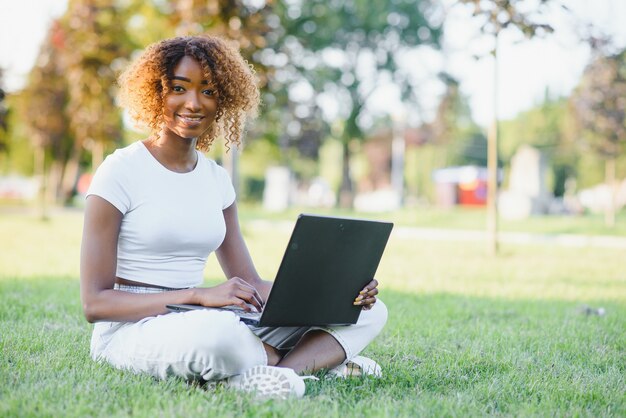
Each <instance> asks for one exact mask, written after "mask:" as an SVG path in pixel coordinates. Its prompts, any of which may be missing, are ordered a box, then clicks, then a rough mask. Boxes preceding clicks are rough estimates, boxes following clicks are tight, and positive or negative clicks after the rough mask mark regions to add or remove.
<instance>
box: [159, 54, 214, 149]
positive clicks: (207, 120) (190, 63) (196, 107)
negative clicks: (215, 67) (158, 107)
mask: <svg viewBox="0 0 626 418" xmlns="http://www.w3.org/2000/svg"><path fill="white" fill-rule="evenodd" d="M170 83H171V85H170V91H169V93H167V95H166V96H165V98H164V100H163V116H164V120H165V125H164V127H163V132H162V133H163V134H164V135H166V136H170V137H171V136H176V137H179V138H186V139H191V138H197V137H198V136H200V135H201V134H202V133H203V132H205V131H206V130H207V129H208V128H209V127H210V126H211V124H212V123H214V122H215V114H216V113H217V90H216V87H215V85H214V84H213V82H212V80H211V79H207V78H206V77H205V76H204V75H203V73H202V67H201V66H200V64H199V63H198V61H196V60H195V59H193V58H191V57H188V56H185V57H183V58H182V59H181V60H180V61H179V62H178V64H177V65H176V67H175V68H174V76H173V77H172V80H171V81H170Z"/></svg>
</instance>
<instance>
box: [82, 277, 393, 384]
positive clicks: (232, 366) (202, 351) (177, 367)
mask: <svg viewBox="0 0 626 418" xmlns="http://www.w3.org/2000/svg"><path fill="white" fill-rule="evenodd" d="M120 290H125V291H131V292H137V293H147V292H154V291H159V290H157V289H151V288H143V287H131V286H124V287H122V288H120ZM386 321H387V308H386V307H385V305H384V304H383V303H382V301H380V300H378V302H377V303H376V304H374V306H373V308H372V309H370V310H368V311H362V312H361V315H360V316H359V320H358V322H357V323H356V324H354V325H348V326H336V327H329V328H323V327H312V328H308V327H304V328H302V327H295V328H294V327H261V328H259V327H249V326H247V325H245V324H244V323H243V322H240V321H239V318H238V317H237V316H236V315H235V314H234V313H232V312H227V311H218V310H198V311H188V312H172V313H168V314H165V315H159V316H156V317H149V318H144V319H142V320H141V321H138V322H99V323H97V324H96V325H95V326H94V330H93V335H92V338H91V356H92V358H93V359H94V360H104V361H107V362H108V363H110V364H111V365H113V366H114V367H116V368H119V369H127V370H132V371H134V372H136V373H148V374H150V375H152V376H154V377H157V378H161V379H165V378H166V377H169V376H178V377H182V378H184V379H188V380H197V379H204V380H219V379H224V378H226V377H229V376H234V375H237V374H240V373H242V372H243V371H245V370H247V369H249V368H250V367H252V366H256V365H266V364H267V355H266V352H265V349H264V348H263V342H266V343H267V344H268V345H271V346H273V347H276V348H279V349H289V348H292V347H293V346H294V345H295V343H297V341H298V340H299V339H300V338H301V337H302V335H304V334H305V333H306V332H307V331H309V330H312V329H320V330H323V331H326V332H328V333H330V334H331V335H332V336H333V337H334V338H335V339H336V340H337V341H338V342H339V344H340V345H341V347H343V349H344V351H345V353H346V361H347V360H350V359H351V358H353V357H354V356H356V355H358V354H359V353H360V352H361V351H362V350H363V349H364V348H365V347H366V346H367V345H368V344H369V343H370V342H371V341H372V340H373V339H374V338H375V337H376V336H377V335H378V334H379V333H380V331H381V330H382V328H383V326H384V325H385V322H386Z"/></svg>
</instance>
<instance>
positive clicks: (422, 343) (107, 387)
mask: <svg viewBox="0 0 626 418" xmlns="http://www.w3.org/2000/svg"><path fill="white" fill-rule="evenodd" d="M242 217H243V218H244V219H251V218H252V217H253V215H250V214H248V213H243V216H242ZM243 228H244V232H245V235H246V237H247V240H248V243H249V246H250V250H251V252H252V255H253V258H254V259H255V261H256V263H257V267H258V269H259V271H260V272H261V273H262V274H263V275H264V276H266V277H272V276H273V275H274V274H275V271H276V268H277V265H278V263H279V260H280V256H281V255H282V251H283V249H284V245H285V243H286V241H287V238H288V231H284V230H282V229H254V228H252V227H251V226H250V225H248V224H247V223H246V222H244V225H243ZM0 231H1V236H2V238H1V239H0V382H1V383H0V417H5V416H6V417H14V416H51V417H72V416H76V417H82V416H106V417H109V416H141V417H158V416H168V417H169V416H190V415H196V416H198V414H199V415H200V416H233V417H234V416H310V417H318V416H328V417H337V416H341V417H352V416H354V417H357V416H358V417H360V416H372V417H378V416H433V415H434V416H463V417H464V416H484V415H503V416H589V417H597V416H616V417H618V416H625V415H626V394H625V388H626V378H625V376H626V370H625V369H626V332H625V331H624V330H626V303H625V302H626V273H625V272H624V269H623V250H614V249H599V248H561V247H555V246H547V245H537V246H511V245H509V246H504V247H503V249H502V255H501V256H500V257H498V258H496V259H493V258H489V257H487V256H485V255H484V245H483V243H479V242H476V243H467V242H460V243H458V242H420V241H414V240H410V239H400V238H396V237H393V236H392V239H391V241H390V243H389V247H388V249H387V250H386V253H385V256H384V259H383V262H382V263H381V266H380V268H379V272H378V275H377V276H378V278H379V280H380V281H381V297H382V299H384V300H385V302H386V304H387V306H388V307H389V312H390V318H389V322H388V325H387V327H386V328H385V330H384V331H383V333H382V334H381V336H380V337H379V338H378V339H377V340H376V341H375V342H374V343H373V344H372V345H371V346H370V347H368V349H367V351H366V353H365V354H366V355H369V356H372V357H374V358H376V359H377V360H378V361H379V362H380V363H381V365H382V366H383V369H384V371H385V376H384V378H383V379H380V380H373V379H355V380H351V381H329V380H321V381H319V382H312V383H307V396H306V397H305V398H304V399H301V400H290V401H284V402H280V401H265V402H263V401H258V400H255V399H253V398H251V397H249V396H245V395H242V394H239V393H236V392H232V391H227V390H223V389H206V388H203V387H200V386H198V385H192V384H187V383H185V382H183V381H180V380H177V379H170V380H167V381H156V380H153V379H152V378H149V377H146V376H136V375H133V374H131V373H128V372H123V371H118V370H115V369H112V368H111V367H109V366H107V365H104V364H97V363H94V362H93V361H92V360H91V359H90V358H89V355H88V350H89V337H90V330H91V326H90V325H89V324H87V323H86V322H85V320H84V319H83V317H82V313H81V308H80V301H79V284H78V251H79V246H80V233H81V216H80V214H79V213H64V214H61V215H57V216H55V217H54V218H53V219H52V220H51V221H48V222H39V221H36V220H34V219H33V218H31V217H28V216H25V215H19V214H12V215H7V214H3V215H2V216H1V217H0ZM268 242H271V243H272V245H268ZM220 276H221V273H220V271H219V267H218V266H217V263H216V262H215V260H214V259H213V258H212V259H211V261H210V263H209V265H208V267H207V270H206V277H207V281H208V282H212V281H214V280H217V279H218V278H219V277H220ZM588 307H591V308H594V309H595V308H599V307H602V308H604V309H605V310H606V314H605V315H603V316H599V315H588V314H586V312H588V311H589V310H590V309H587V308H588Z"/></svg>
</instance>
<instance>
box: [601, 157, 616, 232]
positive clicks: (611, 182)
mask: <svg viewBox="0 0 626 418" xmlns="http://www.w3.org/2000/svg"><path fill="white" fill-rule="evenodd" d="M615 160H616V158H615V157H608V159H607V160H606V162H605V163H604V180H605V182H606V184H607V186H608V187H609V202H608V203H609V204H608V206H607V207H606V209H605V211H604V224H605V225H606V226H608V227H610V228H613V227H614V226H615V206H616V205H615V203H616V202H615V201H616V195H617V183H616V181H615V171H616V167H615V166H616V162H615Z"/></svg>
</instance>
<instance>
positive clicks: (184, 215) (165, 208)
mask: <svg viewBox="0 0 626 418" xmlns="http://www.w3.org/2000/svg"><path fill="white" fill-rule="evenodd" d="M89 195H97V196H100V197H102V198H103V199H105V200H107V201H108V202H110V203H111V204H112V205H113V206H115V207H116V208H117V209H118V210H119V211H120V212H121V213H122V214H123V215H124V217H123V219H122V225H121V229H120V235H119V240H118V244H117V272H116V274H117V277H121V278H124V279H127V280H133V281H137V282H141V283H148V284H153V285H157V286H164V287H173V288H183V287H191V286H197V285H199V284H201V283H202V279H203V276H202V275H203V271H204V266H205V263H206V259H207V257H208V256H209V254H210V253H211V252H213V251H215V250H216V249H217V248H218V247H219V246H220V245H221V243H222V241H223V240H224V236H225V234H226V225H225V223H224V215H223V213H222V210H224V209H225V208H227V207H228V206H230V205H231V204H232V203H233V202H234V200H235V190H234V189H233V186H232V183H231V181H230V177H229V176H228V173H227V172H226V170H224V169H223V168H222V167H220V166H219V165H217V163H215V161H213V160H210V159H208V158H206V157H205V156H204V155H203V154H202V153H200V152H199V151H198V164H197V165H196V167H195V168H194V170H193V171H190V172H188V173H176V172H173V171H170V170H169V169H167V168H165V167H164V166H163V165H161V163H159V162H158V161H157V160H156V159H155V158H154V157H153V156H152V154H150V151H148V149H147V148H146V146H145V145H144V144H143V142H141V141H138V142H135V143H133V144H131V145H129V146H127V147H126V148H122V149H118V150H117V151H115V152H114V153H113V154H111V155H109V156H108V157H107V158H106V159H105V160H104V162H103V163H102V165H101V166H100V167H99V168H98V170H97V171H96V174H95V175H94V177H93V180H92V182H91V185H90V187H89V190H88V191H87V196H89Z"/></svg>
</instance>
